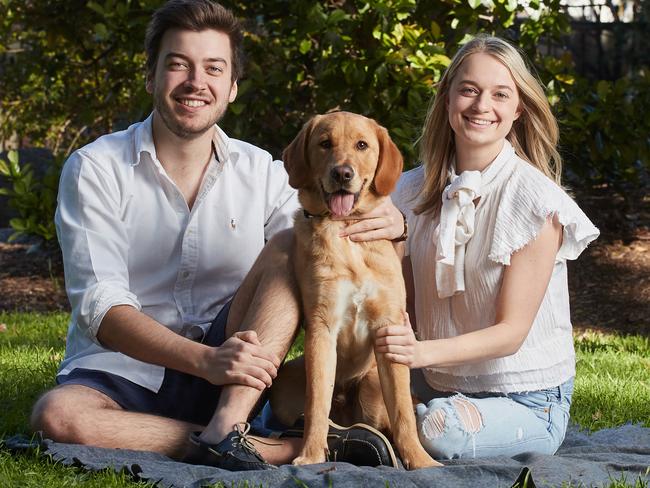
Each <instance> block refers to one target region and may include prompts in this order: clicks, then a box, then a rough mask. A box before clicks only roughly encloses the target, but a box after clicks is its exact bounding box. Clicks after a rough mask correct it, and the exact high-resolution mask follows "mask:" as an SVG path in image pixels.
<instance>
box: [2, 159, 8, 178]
mask: <svg viewBox="0 0 650 488" xmlns="http://www.w3.org/2000/svg"><path fill="white" fill-rule="evenodd" d="M0 174H1V175H3V176H9V166H7V163H6V162H5V161H4V159H0Z"/></svg>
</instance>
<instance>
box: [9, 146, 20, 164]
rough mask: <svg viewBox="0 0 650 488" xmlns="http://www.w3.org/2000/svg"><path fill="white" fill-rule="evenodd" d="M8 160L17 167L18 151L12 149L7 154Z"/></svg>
mask: <svg viewBox="0 0 650 488" xmlns="http://www.w3.org/2000/svg"><path fill="white" fill-rule="evenodd" d="M7 159H8V160H9V162H10V163H11V164H14V165H17V164H18V151H16V150H15V149H12V150H11V151H9V152H8V153H7Z"/></svg>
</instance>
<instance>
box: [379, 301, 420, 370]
mask: <svg viewBox="0 0 650 488" xmlns="http://www.w3.org/2000/svg"><path fill="white" fill-rule="evenodd" d="M375 351H376V352H377V353H380V354H385V356H386V359H388V360H389V361H393V362H394V363H400V364H405V365H407V366H408V367H409V368H422V367H424V366H427V364H426V359H425V357H424V356H425V355H424V343H423V342H420V341H418V340H417V338H416V337H415V333H414V332H413V328H412V327H411V322H410V320H409V316H408V314H407V313H404V325H389V326H386V327H382V328H381V329H379V330H378V331H377V334H376V336H375Z"/></svg>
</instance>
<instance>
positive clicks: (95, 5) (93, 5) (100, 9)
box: [86, 2, 105, 16]
mask: <svg viewBox="0 0 650 488" xmlns="http://www.w3.org/2000/svg"><path fill="white" fill-rule="evenodd" d="M86 7H88V8H89V9H90V10H94V11H95V12H97V13H98V14H99V15H101V16H104V15H105V12H104V7H102V6H101V5H99V4H98V3H97V2H88V3H87V4H86Z"/></svg>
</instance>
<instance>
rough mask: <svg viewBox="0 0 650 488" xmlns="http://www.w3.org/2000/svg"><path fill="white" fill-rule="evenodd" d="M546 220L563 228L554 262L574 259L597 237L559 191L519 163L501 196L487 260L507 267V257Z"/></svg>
mask: <svg viewBox="0 0 650 488" xmlns="http://www.w3.org/2000/svg"><path fill="white" fill-rule="evenodd" d="M550 217H556V218H557V219H558V221H559V223H560V224H561V225H562V228H563V235H562V245H561V247H560V249H559V251H558V253H557V256H556V260H557V261H566V260H573V259H577V258H578V256H579V255H580V254H581V253H582V251H584V249H585V248H586V247H587V245H589V243H590V242H592V241H593V240H594V239H596V238H597V237H598V235H599V234H600V231H599V230H598V229H597V228H596V227H595V226H594V224H592V222H591V221H590V220H589V218H588V217H587V216H586V215H585V214H584V212H583V211H582V210H581V209H580V207H578V205H577V204H576V203H575V201H574V200H573V199H572V198H571V197H570V196H569V195H568V194H567V193H566V192H565V191H564V190H563V189H562V188H560V187H559V186H558V185H556V184H555V183H554V182H553V181H552V180H551V179H550V178H548V177H547V176H545V175H543V174H542V173H541V172H540V171H538V170H537V169H536V168H534V167H532V166H531V165H530V164H528V163H523V164H522V165H520V166H519V169H518V170H517V171H516V172H515V173H514V174H513V176H512V177H511V178H510V179H509V180H508V182H507V183H506V186H505V188H504V191H503V194H502V196H501V199H500V202H499V207H498V210H497V214H496V220H495V223H494V235H493V239H492V244H491V247H490V254H489V255H488V257H489V259H491V260H492V261H494V262H496V263H499V264H504V265H509V264H510V257H511V255H512V254H513V253H515V252H517V251H519V250H520V249H522V248H523V247H525V246H526V245H527V244H528V243H529V242H531V241H533V240H535V239H536V238H537V235H538V234H539V231H540V230H541V228H542V226H543V225H544V223H545V222H546V220H547V219H548V218H550Z"/></svg>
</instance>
